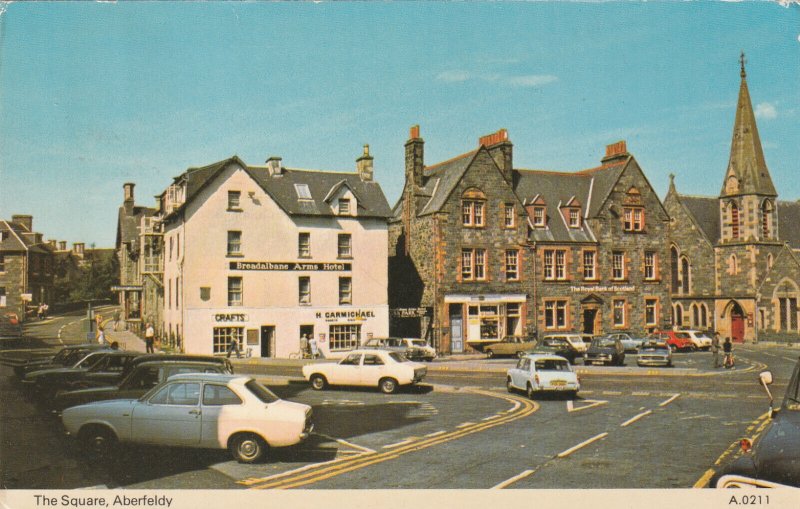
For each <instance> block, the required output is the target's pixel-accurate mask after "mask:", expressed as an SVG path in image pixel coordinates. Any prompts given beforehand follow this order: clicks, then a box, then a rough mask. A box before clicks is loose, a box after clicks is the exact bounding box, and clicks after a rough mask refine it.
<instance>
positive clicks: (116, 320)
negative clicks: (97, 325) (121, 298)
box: [114, 311, 119, 332]
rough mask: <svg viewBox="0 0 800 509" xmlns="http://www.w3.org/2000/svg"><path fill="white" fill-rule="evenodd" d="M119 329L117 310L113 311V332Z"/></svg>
mask: <svg viewBox="0 0 800 509" xmlns="http://www.w3.org/2000/svg"><path fill="white" fill-rule="evenodd" d="M118 330H119V311H114V332H117V331H118Z"/></svg>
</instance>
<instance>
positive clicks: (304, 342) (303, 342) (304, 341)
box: [300, 334, 309, 359]
mask: <svg viewBox="0 0 800 509" xmlns="http://www.w3.org/2000/svg"><path fill="white" fill-rule="evenodd" d="M300 357H302V358H303V359H307V358H308V357H309V354H308V334H300Z"/></svg>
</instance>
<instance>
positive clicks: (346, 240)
mask: <svg viewBox="0 0 800 509" xmlns="http://www.w3.org/2000/svg"><path fill="white" fill-rule="evenodd" d="M338 254H339V258H352V257H353V237H352V235H350V234H349V233H340V234H339V240H338Z"/></svg>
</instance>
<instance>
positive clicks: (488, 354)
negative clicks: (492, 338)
mask: <svg viewBox="0 0 800 509" xmlns="http://www.w3.org/2000/svg"><path fill="white" fill-rule="evenodd" d="M486 357H487V358H488V359H493V358H494V350H486Z"/></svg>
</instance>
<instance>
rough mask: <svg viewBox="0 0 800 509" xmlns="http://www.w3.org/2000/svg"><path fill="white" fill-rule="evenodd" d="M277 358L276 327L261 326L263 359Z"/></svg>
mask: <svg viewBox="0 0 800 509" xmlns="http://www.w3.org/2000/svg"><path fill="white" fill-rule="evenodd" d="M274 356H275V326H274V325H262V326H261V357H274Z"/></svg>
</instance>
